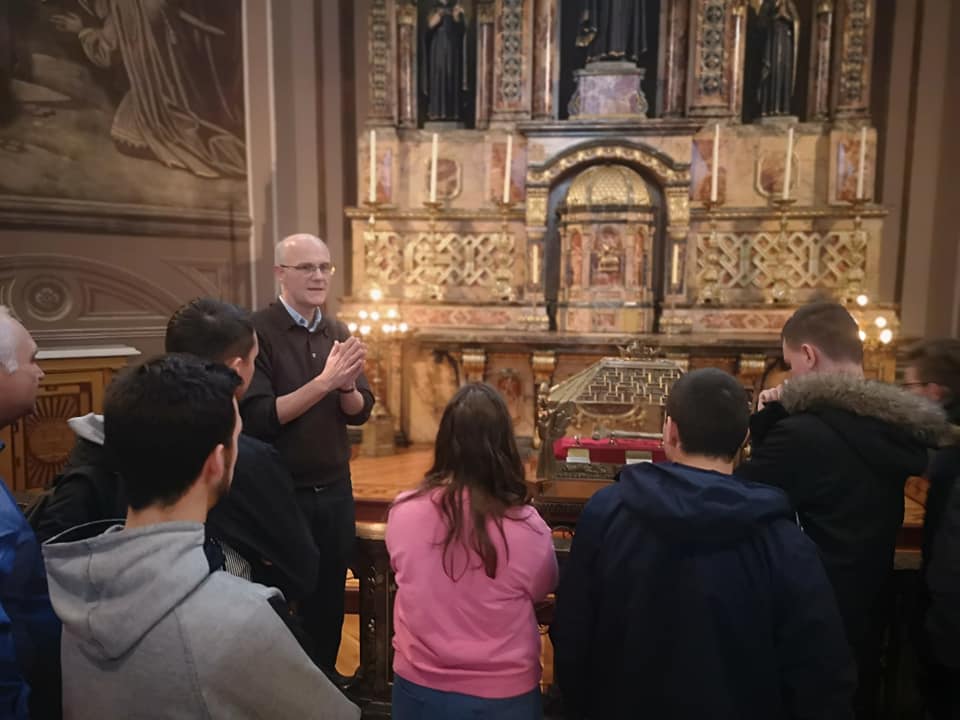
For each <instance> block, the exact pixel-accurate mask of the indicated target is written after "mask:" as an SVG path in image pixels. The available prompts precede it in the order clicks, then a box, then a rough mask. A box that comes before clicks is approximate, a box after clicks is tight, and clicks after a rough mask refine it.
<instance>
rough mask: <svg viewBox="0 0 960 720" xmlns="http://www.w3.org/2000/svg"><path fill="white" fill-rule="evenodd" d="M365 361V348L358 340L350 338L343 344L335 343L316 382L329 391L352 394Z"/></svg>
mask: <svg viewBox="0 0 960 720" xmlns="http://www.w3.org/2000/svg"><path fill="white" fill-rule="evenodd" d="M366 359H367V346H366V345H364V344H363V343H362V342H360V340H359V339H358V338H355V337H351V338H348V339H347V340H344V341H343V342H340V341H339V340H338V341H335V342H334V343H333V348H332V349H331V350H330V354H329V355H328V356H327V363H326V365H325V366H324V368H323V372H321V373H320V374H319V375H318V376H317V380H318V381H319V382H320V383H321V384H322V385H323V386H324V387H326V388H328V389H329V390H333V389H337V390H340V391H341V392H352V391H354V390H356V389H357V378H358V377H360V373H362V372H363V364H364V362H366Z"/></svg>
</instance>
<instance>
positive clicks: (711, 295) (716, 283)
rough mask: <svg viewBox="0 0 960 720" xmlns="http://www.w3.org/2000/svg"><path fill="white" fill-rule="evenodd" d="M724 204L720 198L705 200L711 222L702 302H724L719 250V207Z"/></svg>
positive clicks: (698, 298) (705, 259) (701, 284)
mask: <svg viewBox="0 0 960 720" xmlns="http://www.w3.org/2000/svg"><path fill="white" fill-rule="evenodd" d="M721 205H723V203H722V202H721V201H720V200H713V199H709V200H704V201H703V207H704V209H706V211H707V217H708V218H709V222H710V235H709V236H708V237H707V243H706V256H705V257H704V263H703V273H702V274H701V280H700V287H699V289H698V292H697V300H698V302H700V303H719V302H723V300H724V297H723V290H722V289H721V288H720V269H719V266H720V256H719V254H718V252H717V242H718V241H717V214H716V211H717V208H718V207H720V206H721Z"/></svg>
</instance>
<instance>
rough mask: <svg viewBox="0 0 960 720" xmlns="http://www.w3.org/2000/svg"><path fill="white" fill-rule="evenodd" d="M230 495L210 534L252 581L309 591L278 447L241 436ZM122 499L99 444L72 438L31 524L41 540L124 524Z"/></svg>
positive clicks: (309, 550) (303, 534)
mask: <svg viewBox="0 0 960 720" xmlns="http://www.w3.org/2000/svg"><path fill="white" fill-rule="evenodd" d="M237 452H238V455H237V463H236V468H235V470H234V476H233V484H232V485H231V486H230V492H228V493H227V495H226V496H225V497H224V498H223V499H222V500H221V501H220V502H219V503H218V504H217V505H216V506H215V507H214V508H213V509H212V510H211V511H210V514H209V515H208V517H207V523H206V525H207V532H208V535H209V536H210V537H212V538H215V539H217V540H222V541H223V542H225V543H227V544H228V545H229V546H230V547H232V548H233V549H234V550H236V551H237V552H238V553H240V555H241V556H242V557H243V558H244V559H246V560H247V562H249V563H250V566H251V570H252V575H253V578H252V579H253V580H254V581H255V582H259V583H262V584H264V585H270V586H273V587H277V588H279V589H280V590H281V591H282V592H283V594H284V596H285V597H286V599H287V600H288V601H289V600H296V599H299V598H302V597H304V596H306V595H309V594H310V593H311V592H313V590H314V588H315V587H316V584H317V574H318V569H319V567H320V553H319V551H318V550H317V546H316V544H315V543H314V540H313V535H312V534H311V532H310V528H309V527H308V526H307V523H306V520H304V518H303V516H302V514H301V512H300V508H299V506H298V505H297V501H296V497H295V495H294V490H293V480H292V479H291V477H290V473H288V472H287V470H286V468H285V467H284V466H283V463H281V462H280V457H279V456H278V455H277V452H276V451H275V450H274V449H273V448H272V447H271V446H270V445H267V444H266V443H263V442H261V441H259V440H257V439H256V438H252V437H250V436H248V435H243V434H241V435H240V438H239V440H238V448H237ZM126 515H127V503H126V500H125V499H124V497H123V488H122V484H121V482H120V480H119V477H118V476H117V474H116V473H115V472H114V471H113V468H112V467H111V465H110V461H109V458H108V457H107V454H106V452H105V450H104V448H103V446H101V445H98V444H96V443H94V442H90V441H89V440H87V439H84V438H83V437H78V438H77V442H76V444H75V445H74V448H73V451H72V452H71V455H70V458H69V459H68V461H67V464H66V466H65V467H64V470H63V472H62V473H61V474H60V475H59V476H58V478H57V480H56V481H55V485H54V489H53V493H52V495H51V497H50V499H49V500H48V501H47V504H46V506H45V507H44V508H43V510H42V513H41V515H40V517H39V518H38V521H37V524H36V534H37V539H38V540H39V541H40V542H45V541H46V540H49V539H50V538H52V537H54V536H55V535H58V534H60V533H61V532H64V531H66V530H69V529H71V528H73V527H76V526H77V525H81V524H84V523H88V522H93V521H98V520H117V521H119V522H123V521H124V519H125V518H126Z"/></svg>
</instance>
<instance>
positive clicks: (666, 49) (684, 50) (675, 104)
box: [660, 0, 690, 117]
mask: <svg viewBox="0 0 960 720" xmlns="http://www.w3.org/2000/svg"><path fill="white" fill-rule="evenodd" d="M661 15H662V16H663V19H662V24H663V25H664V28H665V31H664V32H663V33H662V37H663V38H664V42H663V47H662V49H661V51H660V55H661V58H662V60H661V64H660V65H661V67H662V68H663V113H662V115H663V117H681V116H682V115H683V111H684V106H685V104H686V100H687V59H688V57H689V37H690V0H674V1H673V2H667V3H664V5H663V8H662V10H661Z"/></svg>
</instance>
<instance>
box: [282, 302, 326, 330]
mask: <svg viewBox="0 0 960 720" xmlns="http://www.w3.org/2000/svg"><path fill="white" fill-rule="evenodd" d="M280 302H282V303H283V306H284V307H285V308H286V309H287V312H288V313H289V314H290V317H292V318H293V321H294V322H295V323H296V324H297V325H299V326H300V327H304V328H306V329H307V332H316V331H317V328H318V327H320V321H321V320H322V319H323V315H322V314H321V313H320V308H317V310H316V313H315V314H314V316H313V322H312V323H311V322H307V319H306V318H305V317H304V316H303V315H301V314H300V313H298V312H297V311H296V310H294V309H293V308H292V307H290V306H289V305H288V304H287V301H286V300H284V299H283V296H282V295H281V296H280Z"/></svg>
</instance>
